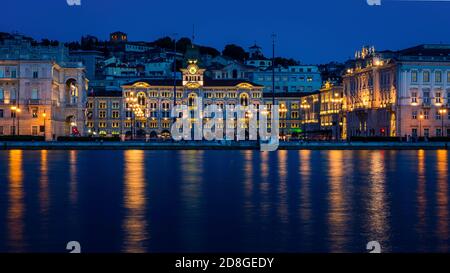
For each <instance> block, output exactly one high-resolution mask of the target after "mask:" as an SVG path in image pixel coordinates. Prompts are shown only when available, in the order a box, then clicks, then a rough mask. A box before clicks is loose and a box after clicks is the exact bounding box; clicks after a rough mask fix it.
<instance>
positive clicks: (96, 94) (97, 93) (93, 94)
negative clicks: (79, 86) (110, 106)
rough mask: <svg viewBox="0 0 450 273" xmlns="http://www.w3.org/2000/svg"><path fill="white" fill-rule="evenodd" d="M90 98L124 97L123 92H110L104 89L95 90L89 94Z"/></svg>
mask: <svg viewBox="0 0 450 273" xmlns="http://www.w3.org/2000/svg"><path fill="white" fill-rule="evenodd" d="M88 97H122V91H113V90H111V91H108V90H106V89H104V88H95V89H93V90H91V91H89V92H88Z"/></svg>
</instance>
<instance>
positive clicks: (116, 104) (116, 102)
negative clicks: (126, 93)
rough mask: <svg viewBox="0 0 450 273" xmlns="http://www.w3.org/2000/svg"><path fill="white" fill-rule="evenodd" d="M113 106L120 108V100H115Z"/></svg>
mask: <svg viewBox="0 0 450 273" xmlns="http://www.w3.org/2000/svg"><path fill="white" fill-rule="evenodd" d="M112 108H113V109H119V108H120V104H119V102H118V101H113V103H112Z"/></svg>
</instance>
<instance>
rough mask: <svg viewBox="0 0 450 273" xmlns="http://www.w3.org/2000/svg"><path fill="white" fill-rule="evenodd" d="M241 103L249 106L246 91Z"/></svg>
mask: <svg viewBox="0 0 450 273" xmlns="http://www.w3.org/2000/svg"><path fill="white" fill-rule="evenodd" d="M241 105H242V106H248V94H246V93H244V94H242V95H241Z"/></svg>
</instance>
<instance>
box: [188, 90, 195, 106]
mask: <svg viewBox="0 0 450 273" xmlns="http://www.w3.org/2000/svg"><path fill="white" fill-rule="evenodd" d="M196 98H197V94H195V93H191V94H189V99H188V106H189V107H192V106H194V105H195V100H196Z"/></svg>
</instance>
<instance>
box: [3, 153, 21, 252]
mask: <svg viewBox="0 0 450 273" xmlns="http://www.w3.org/2000/svg"><path fill="white" fill-rule="evenodd" d="M22 157H23V155H22V151H19V150H13V151H9V158H8V161H9V181H8V182H9V183H8V184H9V206H8V218H7V222H6V223H7V225H8V242H9V246H10V250H11V252H23V251H24V250H25V242H24V223H23V217H24V214H25V204H24V189H23V172H22V159H23V158H22Z"/></svg>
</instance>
